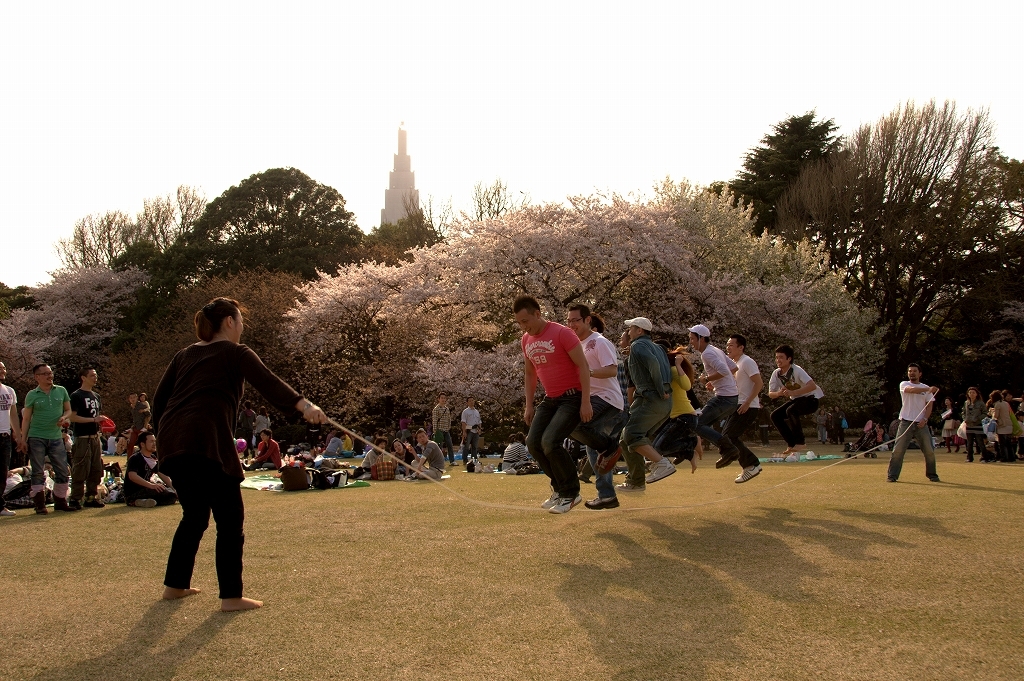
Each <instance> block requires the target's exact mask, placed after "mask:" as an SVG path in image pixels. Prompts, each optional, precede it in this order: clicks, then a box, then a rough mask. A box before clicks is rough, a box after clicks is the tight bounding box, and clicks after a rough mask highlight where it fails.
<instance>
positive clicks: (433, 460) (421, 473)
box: [405, 428, 445, 480]
mask: <svg viewBox="0 0 1024 681" xmlns="http://www.w3.org/2000/svg"><path fill="white" fill-rule="evenodd" d="M416 441H417V442H418V443H419V445H420V449H421V450H422V455H421V454H417V453H416V450H415V449H414V448H413V447H411V446H409V445H406V448H405V450H406V451H407V452H409V453H411V454H413V455H414V456H415V457H416V460H415V461H414V462H412V463H411V464H410V466H412V468H413V469H414V470H413V473H412V475H411V476H409V477H408V478H406V479H407V480H427V479H432V480H440V479H441V476H442V475H444V468H445V459H444V454H443V453H442V452H441V448H440V447H438V445H437V443H436V442H434V441H433V440H431V439H430V438H429V437H427V431H425V430H424V429H422V428H420V429H419V430H417V431H416ZM424 465H426V468H424Z"/></svg>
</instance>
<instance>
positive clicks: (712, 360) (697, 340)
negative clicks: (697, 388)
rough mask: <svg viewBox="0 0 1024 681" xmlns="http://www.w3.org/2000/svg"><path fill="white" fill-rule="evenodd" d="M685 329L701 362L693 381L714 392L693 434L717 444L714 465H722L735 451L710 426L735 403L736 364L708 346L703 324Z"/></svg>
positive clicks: (730, 412) (730, 442) (729, 413)
mask: <svg viewBox="0 0 1024 681" xmlns="http://www.w3.org/2000/svg"><path fill="white" fill-rule="evenodd" d="M689 332H690V345H692V346H693V349H694V350H696V351H697V352H699V353H700V358H701V361H702V362H703V363H704V373H702V374H701V375H700V376H699V377H698V378H697V380H698V381H700V382H702V383H704V384H705V386H706V387H707V389H708V390H712V391H714V393H715V395H714V397H712V398H711V399H710V400H708V403H707V404H705V405H704V409H703V410H702V411H701V413H700V418H699V419H697V434H698V435H700V436H701V437H703V438H706V439H708V440H711V441H712V442H714V443H715V444H716V445H718V451H719V453H720V454H721V458H719V459H718V461H716V462H715V468H722V467H724V466H728V465H729V464H730V463H732V462H733V461H735V460H736V458H737V457H738V456H739V450H738V449H737V448H736V445H734V444H733V443H732V440H730V439H729V437H728V436H727V435H722V434H721V433H719V432H718V431H717V430H715V429H714V428H713V427H712V426H713V425H714V424H716V423H718V422H719V421H721V420H722V419H725V418H727V417H729V416H730V415H732V414H733V412H735V411H736V407H738V406H739V394H740V391H739V387H738V386H737V385H736V378H735V377H734V376H733V372H734V371H736V363H735V362H733V361H732V360H731V359H729V357H728V356H727V355H726V354H725V353H724V352H722V350H720V349H719V348H716V347H715V346H714V345H711V330H710V329H709V328H708V327H707V326H705V325H704V324H697V325H696V326H691V327H690V328H689Z"/></svg>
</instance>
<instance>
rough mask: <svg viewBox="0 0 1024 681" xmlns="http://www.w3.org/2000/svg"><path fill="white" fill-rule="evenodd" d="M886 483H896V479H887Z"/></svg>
mask: <svg viewBox="0 0 1024 681" xmlns="http://www.w3.org/2000/svg"><path fill="white" fill-rule="evenodd" d="M885 481H886V482H896V478H886V479H885Z"/></svg>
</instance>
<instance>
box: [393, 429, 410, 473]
mask: <svg viewBox="0 0 1024 681" xmlns="http://www.w3.org/2000/svg"><path fill="white" fill-rule="evenodd" d="M409 449H410V450H412V451H406V448H405V443H403V442H402V441H401V440H400V439H398V438H395V441H394V442H392V443H391V456H393V457H395V458H396V459H398V460H399V461H401V462H403V463H404V464H406V465H402V464H401V463H400V464H398V470H397V471H396V472H398V473H401V474H402V475H409V474H410V473H411V472H412V466H411V465H410V464H412V463H414V462H415V461H416V450H415V449H413V447H412V445H409Z"/></svg>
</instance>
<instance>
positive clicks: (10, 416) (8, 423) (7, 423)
mask: <svg viewBox="0 0 1024 681" xmlns="http://www.w3.org/2000/svg"><path fill="white" fill-rule="evenodd" d="M6 378H7V365H6V364H4V363H3V362H0V485H2V484H5V483H6V482H7V469H8V468H10V466H11V453H12V451H13V449H14V447H15V446H17V447H18V451H21V444H20V443H21V422H20V421H19V420H18V395H17V394H16V393H15V392H14V388H12V387H10V386H9V385H4V383H3V382H2V381H4V380H5V379H6ZM12 433H13V436H12ZM12 515H14V511H12V510H11V509H9V508H7V504H6V503H5V502H4V498H3V490H2V489H0V517H7V516H12Z"/></svg>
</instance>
